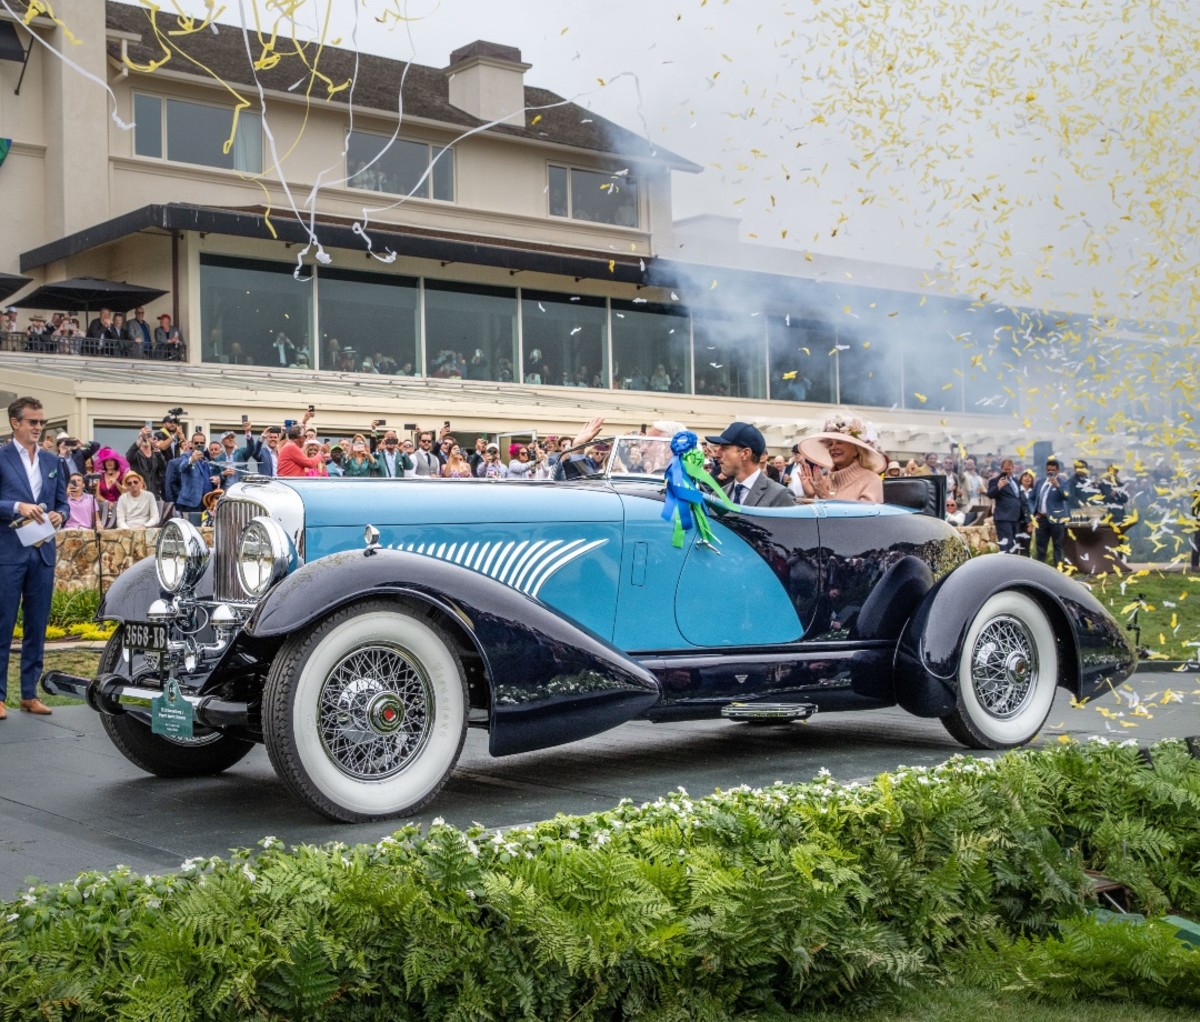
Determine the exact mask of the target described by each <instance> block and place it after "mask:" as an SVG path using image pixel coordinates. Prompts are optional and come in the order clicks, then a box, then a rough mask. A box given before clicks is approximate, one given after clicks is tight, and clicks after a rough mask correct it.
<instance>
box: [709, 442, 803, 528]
mask: <svg viewBox="0 0 1200 1022" xmlns="http://www.w3.org/2000/svg"><path fill="white" fill-rule="evenodd" d="M704 439H705V440H707V441H708V442H709V443H710V444H715V445H716V446H717V448H718V451H717V456H718V458H719V459H720V462H721V473H722V474H723V475H724V476H726V477H727V478H728V479H729V480H730V482H729V483H728V484H727V485H726V486H725V492H726V493H727V494H729V497H730V499H731V500H732V501H733V502H734V503H735V504H743V505H745V506H746V507H792V506H793V505H794V504H795V503H796V501H795V498H794V497H793V496H792V491H791V490H789V489H788V488H787V487H786V486H781V485H780V484H779V483H777V482H775V480H774V479H772V478H770V477H769V476H768V475H767V474H766V473H765V472H763V471H761V470H760V468H759V463H760V462H761V461H762V456H763V454H764V452H765V451H766V449H767V441H766V440H765V439H764V438H763V435H762V433H760V432H759V430H758V429H757V427H755V426H752V425H750V423H748V422H731V423H730V424H729V425H728V426H727V427H726V428H725V430H724V432H722V433H721V434H720V435H719V436H707V437H705V438H704Z"/></svg>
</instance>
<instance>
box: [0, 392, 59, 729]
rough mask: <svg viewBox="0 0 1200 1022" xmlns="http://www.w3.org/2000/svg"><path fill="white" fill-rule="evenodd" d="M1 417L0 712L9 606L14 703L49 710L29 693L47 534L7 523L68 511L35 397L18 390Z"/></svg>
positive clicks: (37, 666)
mask: <svg viewBox="0 0 1200 1022" xmlns="http://www.w3.org/2000/svg"><path fill="white" fill-rule="evenodd" d="M8 425H9V429H11V430H12V434H13V440H12V443H10V444H5V445H4V446H3V447H0V720H4V719H5V718H6V717H7V716H8V711H7V709H6V708H5V706H4V701H5V699H7V697H8V653H9V647H10V646H11V645H12V637H13V627H14V626H15V625H16V623H17V608H18V607H22V608H23V609H24V629H23V630H24V637H23V638H22V640H21V709H22V710H24V711H26V712H27V713H37V714H49V713H50V709H49V707H47V706H46V705H45V704H44V703H43V702H42V701H41V700H40V699H38V697H37V683H38V678H39V677H40V676H41V673H42V654H43V652H44V650H45V646H46V625H47V623H48V622H49V620H50V599H51V597H52V596H53V595H54V557H55V546H54V539H53V537H51V538H50V539H47V540H45V541H44V542H42V543H40V544H39V545H37V546H25V545H24V544H22V542H21V540H20V537H19V536H18V535H17V530H16V529H15V528H10V526H13V525H15V524H16V523H18V522H23V521H28V520H32V521H35V522H43V521H46V520H47V519H49V521H50V523H51V524H52V525H53V526H54V527H55V528H56V529H58V528H61V527H62V523H63V522H64V521H65V520H66V518H67V515H68V514H69V512H70V508H69V507H68V505H67V481H66V479H65V478H64V473H63V467H62V462H61V461H60V460H59V459H58V456H57V455H55V454H52V453H51V452H50V451H45V450H42V447H41V439H42V430H43V429H44V428H45V425H46V419H45V417H44V416H43V414H42V403H41V402H40V401H39V400H38V399H37V398H34V397H19V398H17V399H16V400H15V401H14V402H13V403H12V404H10V405H9V406H8Z"/></svg>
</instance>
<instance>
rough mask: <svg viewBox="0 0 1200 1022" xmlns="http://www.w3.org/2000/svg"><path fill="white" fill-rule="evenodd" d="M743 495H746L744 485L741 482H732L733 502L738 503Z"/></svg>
mask: <svg viewBox="0 0 1200 1022" xmlns="http://www.w3.org/2000/svg"><path fill="white" fill-rule="evenodd" d="M744 496H746V487H745V486H744V485H743V484H741V483H734V484H733V502H734V503H735V504H740V503H741V502H742V498H743V497H744Z"/></svg>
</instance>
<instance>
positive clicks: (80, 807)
mask: <svg viewBox="0 0 1200 1022" xmlns="http://www.w3.org/2000/svg"><path fill="white" fill-rule="evenodd" d="M1138 704H1142V705H1144V710H1143V711H1142V712H1144V713H1146V714H1148V716H1139V715H1136V714H1135V713H1134V712H1133V710H1134V707H1135V706H1136V705H1138ZM1064 734H1065V735H1071V736H1073V737H1076V738H1081V739H1082V738H1085V737H1087V736H1088V735H1091V734H1103V735H1108V736H1109V737H1111V738H1114V739H1127V738H1132V739H1135V740H1137V741H1138V742H1139V743H1144V744H1149V743H1151V742H1153V741H1156V740H1158V739H1161V738H1164V737H1167V736H1178V737H1184V736H1188V735H1200V680H1198V679H1197V678H1196V676H1195V675H1190V674H1176V673H1171V672H1161V671H1160V672H1157V673H1146V674H1139V675H1137V676H1136V677H1135V678H1134V679H1132V680H1131V682H1130V683H1129V684H1128V685H1127V686H1123V687H1122V690H1121V693H1120V694H1119V696H1118V695H1117V694H1112V693H1110V694H1108V695H1107V696H1105V697H1104V698H1102V699H1099V700H1096V701H1094V702H1092V703H1089V704H1088V705H1087V706H1085V707H1084V708H1083V709H1072V708H1071V706H1070V702H1069V700H1068V699H1067V696H1066V693H1065V692H1061V691H1060V693H1059V699H1058V701H1057V702H1056V704H1055V707H1054V710H1053V712H1052V713H1051V715H1050V718H1049V720H1048V722H1047V727H1046V729H1045V732H1044V736H1043V738H1042V739H1041V741H1043V742H1052V741H1056V740H1057V739H1058V737H1059V736H1061V735H1064ZM963 751H964V750H963V749H962V748H961V747H960V746H959V745H958V744H957V743H956V742H954V741H953V740H952V739H951V738H950V737H949V735H947V734H946V732H945V730H944V729H943V728H942V726H941V724H940V723H939V722H938V721H936V720H923V719H920V718H917V717H912V716H909V715H908V714H907V713H905V712H904V711H902V710H899V709H887V710H875V711H870V712H860V713H840V714H833V713H831V714H818V715H817V716H816V717H814V718H813V719H812V721H810V722H809V723H806V724H803V725H791V726H788V727H766V728H752V727H748V726H746V725H743V724H731V723H728V722H725V721H689V722H681V723H673V724H647V723H641V722H637V723H632V724H626V725H624V726H622V727H620V728H616V729H615V730H613V731H610V732H608V733H606V734H603V735H599V736H597V737H595V738H590V739H587V740H585V741H581V742H574V743H572V744H570V745H564V746H560V747H559V748H555V749H546V750H542V751H539V752H531V753H526V754H523V755H519V756H510V757H506V758H503V759H493V758H491V756H489V755H488V752H487V735H486V733H485V732H483V731H478V730H472V731H470V732H469V733H468V735H467V743H466V747H465V749H464V751H463V756H462V759H461V760H460V763H459V766H458V769H457V770H456V771H455V772H454V775H453V776H452V777H451V779H450V781H449V783H448V784H447V785H446V787H445V788H444V789H443V791H442V793H441V794H440V795H439V796H438V798H437V799H436V800H435V801H434V803H433V805H432V806H430V807H429V809H428V810H427V811H425V812H423V813H421V814H420V815H418V816H417V817H415V818H414V821H415V822H418V823H428V822H429V821H431V820H432V819H433V818H434V817H438V816H440V817H443V818H444V819H445V820H446V821H447V822H448V823H451V824H454V825H456V826H469V825H470V824H471V823H472V822H475V821H478V822H480V823H483V824H486V825H488V826H490V827H505V826H513V825H517V824H522V823H528V822H531V821H535V820H542V819H548V818H550V817H553V816H554V815H555V814H556V813H560V812H562V813H571V814H575V813H588V812H594V811H598V810H602V809H606V808H609V807H611V806H613V805H615V804H616V803H617V802H618V801H620V799H622V798H626V797H627V798H632V799H633V800H634V801H637V802H642V801H646V800H652V799H655V798H657V797H658V796H659V795H661V794H663V793H664V792H667V791H670V790H672V789H674V788H675V787H677V786H679V785H682V786H683V787H685V788H686V789H687V790H688V791H689V792H691V794H693V795H696V796H700V795H704V794H707V793H709V792H711V791H713V790H714V789H716V788H718V787H720V788H730V787H734V786H736V785H739V784H749V785H751V786H753V787H760V786H763V785H768V784H771V783H772V782H774V781H776V780H784V781H799V780H808V779H809V778H812V777H813V776H815V775H816V774H817V772H818V771H819V770H821V769H822V768H825V769H828V770H830V771H831V772H832V773H833V775H834V776H835V777H836V778H837V779H839V780H842V781H850V780H868V779H870V778H872V777H874V776H875V775H876V774H878V773H880V772H882V771H886V770H893V769H895V768H896V767H898V766H900V765H902V764H905V765H912V766H919V765H932V764H934V763H938V762H941V761H942V760H944V759H946V758H947V757H949V756H952V755H954V754H956V753H961V752H963ZM0 778H3V781H2V783H0V899H4V898H9V897H12V896H14V895H15V894H16V893H17V892H18V891H19V890H21V889H22V888H23V886H24V884H25V882H26V877H29V876H34V875H36V876H39V877H41V878H43V879H44V880H49V881H61V880H69V879H71V878H73V877H74V876H75V875H76V874H77V873H78V872H80V871H82V870H86V869H111V868H112V867H113V866H115V865H117V864H118V863H125V864H127V865H129V866H130V867H132V868H133V869H136V870H138V871H139V872H146V873H149V872H164V871H168V870H173V869H176V868H178V866H179V864H180V863H181V862H183V860H184V859H186V858H189V857H191V856H197V855H204V856H207V855H223V854H226V853H227V851H228V850H229V849H230V848H233V847H242V846H251V845H253V844H254V843H255V842H256V841H258V840H259V839H260V838H262V837H264V836H265V835H267V834H271V835H274V836H276V837H279V838H281V839H282V840H284V841H285V842H287V843H289V844H295V843H301V842H315V843H321V842H325V841H333V840H339V841H345V842H348V843H353V842H366V841H377V840H379V839H380V838H381V837H383V836H384V835H386V834H390V833H391V832H392V831H393V830H395V829H396V827H397V826H398V825H399V824H398V823H397V822H385V823H377V824H359V825H349V824H336V823H330V822H329V821H328V820H325V819H323V818H321V817H319V816H317V815H315V814H314V813H312V812H310V811H308V810H307V809H305V808H304V807H303V806H302V805H300V804H299V803H298V802H296V801H295V799H293V798H292V797H291V795H290V794H289V792H288V790H287V789H286V787H285V786H284V785H283V783H282V782H281V781H280V780H279V779H278V778H277V777H276V776H275V773H274V771H273V770H272V769H271V765H270V762H269V760H268V758H267V755H266V751H265V750H264V749H263V748H261V747H259V748H257V749H255V750H254V751H253V752H251V754H250V755H249V756H247V757H246V759H244V760H242V762H241V763H239V764H238V765H237V766H235V767H233V768H232V769H231V770H229V771H227V772H226V773H224V774H222V775H220V776H218V777H208V778H197V779H192V780H164V779H161V778H156V777H151V776H148V775H146V774H144V773H142V772H141V771H139V770H138V769H137V768H136V767H134V766H133V765H132V764H130V763H129V762H128V761H127V760H126V759H125V758H124V757H123V756H121V754H120V753H118V752H117V750H116V749H115V748H114V747H113V745H112V744H111V743H110V742H109V740H108V738H107V737H106V735H105V734H104V731H103V728H102V727H101V724H100V720H99V717H98V716H97V715H96V714H95V713H93V712H92V711H91V710H89V709H87V708H86V707H84V706H63V707H57V708H55V710H54V715H53V716H51V717H36V718H35V717H31V716H30V715H29V714H25V713H12V714H10V715H9V719H8V720H7V721H4V722H3V723H0Z"/></svg>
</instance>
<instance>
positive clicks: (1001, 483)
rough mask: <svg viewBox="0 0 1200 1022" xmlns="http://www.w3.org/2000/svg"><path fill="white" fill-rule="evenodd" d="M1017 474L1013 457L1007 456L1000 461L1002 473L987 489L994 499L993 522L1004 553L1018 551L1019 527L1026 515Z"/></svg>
mask: <svg viewBox="0 0 1200 1022" xmlns="http://www.w3.org/2000/svg"><path fill="white" fill-rule="evenodd" d="M1015 475H1016V473H1015V470H1014V465H1013V461H1012V458H1005V459H1004V460H1003V461H1002V462H1000V474H999V475H998V476H996V477H995V478H994V479H992V481H991V482H990V483H988V489H987V495H988V498H989V499H990V500H991V501H992V522H993V523H994V524H995V526H996V539H997V540H998V541H999V543H1000V552H1001V553H1002V554H1015V553H1017V552H1018V550H1017V528H1018V526H1019V524H1020V522H1021V519H1022V518H1023V517H1024V515H1023V513H1022V507H1021V490H1020V486H1019V485H1018V483H1017V480H1016V479H1015V478H1014V476H1015Z"/></svg>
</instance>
